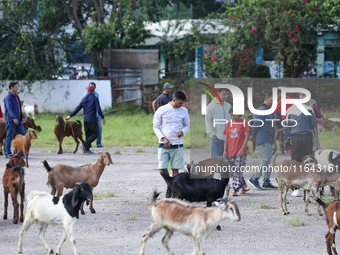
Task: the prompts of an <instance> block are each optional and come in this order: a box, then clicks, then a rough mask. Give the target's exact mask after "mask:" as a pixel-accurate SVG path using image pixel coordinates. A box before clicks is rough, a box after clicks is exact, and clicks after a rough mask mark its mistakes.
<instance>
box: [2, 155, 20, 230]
mask: <svg viewBox="0 0 340 255" xmlns="http://www.w3.org/2000/svg"><path fill="white" fill-rule="evenodd" d="M24 165H25V161H24V159H23V158H22V157H21V156H20V155H19V154H15V155H13V156H12V157H11V158H10V160H9V161H8V163H7V164H6V170H5V172H4V175H3V177H2V185H3V187H4V197H5V203H4V216H3V219H4V220H6V219H7V208H8V194H11V197H12V203H13V207H14V215H13V223H14V224H17V223H18V219H19V203H18V199H17V198H18V193H19V194H20V198H21V203H20V211H21V214H20V222H23V220H24V200H25V179H24V176H25V172H24V169H23V168H22V166H24Z"/></svg>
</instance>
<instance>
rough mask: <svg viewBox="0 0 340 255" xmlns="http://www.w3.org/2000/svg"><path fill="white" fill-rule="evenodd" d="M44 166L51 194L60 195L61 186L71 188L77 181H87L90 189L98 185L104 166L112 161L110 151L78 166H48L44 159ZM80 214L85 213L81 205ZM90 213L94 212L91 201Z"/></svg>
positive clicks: (61, 192)
mask: <svg viewBox="0 0 340 255" xmlns="http://www.w3.org/2000/svg"><path fill="white" fill-rule="evenodd" d="M43 164H44V167H45V168H46V170H47V172H48V181H47V185H49V186H51V194H52V195H53V196H54V195H56V194H57V196H58V197H59V196H61V195H62V194H63V188H64V187H65V188H66V189H69V188H72V187H74V186H76V185H77V183H78V182H87V183H89V184H90V186H91V189H92V190H93V188H94V187H96V186H97V185H98V182H99V178H100V176H101V175H102V173H103V171H104V168H105V166H109V165H110V164H113V163H112V160H111V156H110V153H108V152H104V153H102V154H101V155H100V156H99V158H98V159H97V161H96V162H94V163H91V164H88V165H84V166H80V167H73V166H68V165H63V164H58V165H55V166H54V167H50V166H49V164H48V163H47V161H46V160H44V161H43ZM80 210H81V214H85V212H84V210H83V205H82V206H81V208H80ZM90 210H91V213H96V211H95V210H94V209H93V204H92V201H91V203H90Z"/></svg>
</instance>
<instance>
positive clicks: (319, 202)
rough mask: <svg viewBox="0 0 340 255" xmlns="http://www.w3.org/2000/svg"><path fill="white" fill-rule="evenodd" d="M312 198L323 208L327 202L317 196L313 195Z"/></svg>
mask: <svg viewBox="0 0 340 255" xmlns="http://www.w3.org/2000/svg"><path fill="white" fill-rule="evenodd" d="M313 198H314V200H315V201H316V202H317V203H318V204H319V205H321V206H322V207H323V209H325V206H327V205H328V204H326V203H325V202H324V201H322V200H321V199H320V198H318V197H316V198H315V197H313Z"/></svg>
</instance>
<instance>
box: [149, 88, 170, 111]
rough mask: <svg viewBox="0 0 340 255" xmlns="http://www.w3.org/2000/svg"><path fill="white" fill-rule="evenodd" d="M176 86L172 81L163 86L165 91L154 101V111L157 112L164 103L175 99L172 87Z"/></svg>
mask: <svg viewBox="0 0 340 255" xmlns="http://www.w3.org/2000/svg"><path fill="white" fill-rule="evenodd" d="M173 87H174V86H172V85H171V84H170V83H168V82H167V83H165V84H164V86H163V89H164V91H163V93H162V94H160V95H159V96H158V97H157V98H156V99H155V100H154V101H153V102H152V109H153V112H156V111H157V109H158V108H159V107H161V106H163V105H166V104H168V103H169V102H171V101H172V99H173V94H171V91H172V88H173Z"/></svg>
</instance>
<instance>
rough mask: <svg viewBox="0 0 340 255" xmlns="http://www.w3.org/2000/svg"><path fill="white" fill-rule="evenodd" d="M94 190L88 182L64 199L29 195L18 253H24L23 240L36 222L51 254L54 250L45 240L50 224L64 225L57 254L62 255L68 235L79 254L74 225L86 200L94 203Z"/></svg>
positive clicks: (76, 187)
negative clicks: (62, 246)
mask: <svg viewBox="0 0 340 255" xmlns="http://www.w3.org/2000/svg"><path fill="white" fill-rule="evenodd" d="M92 199H93V195H92V189H91V186H90V185H89V184H88V183H87V182H83V183H80V184H79V185H77V186H75V187H74V188H73V189H72V191H71V192H69V193H67V194H66V195H65V196H62V197H53V196H52V195H50V194H48V193H46V192H42V191H41V192H39V191H32V192H31V193H30V194H29V195H28V205H27V210H26V214H25V221H24V225H23V226H22V228H21V229H20V236H19V244H18V253H22V238H23V235H24V234H25V232H26V231H27V230H28V229H29V227H30V226H31V225H32V224H33V222H34V221H37V222H39V223H40V231H39V237H40V239H41V241H42V242H43V244H44V246H45V248H46V249H47V251H48V252H49V253H50V254H53V250H52V249H51V248H50V246H49V245H48V244H47V242H46V240H45V231H46V229H47V226H48V225H49V224H62V225H63V227H64V233H63V237H62V239H61V241H60V243H59V245H58V246H57V254H60V250H61V245H62V244H63V243H64V241H65V239H66V237H67V235H68V236H69V238H70V241H71V243H72V245H73V251H74V254H79V253H78V251H77V248H76V245H75V244H76V241H75V238H74V236H73V225H74V224H75V223H76V222H77V219H78V218H79V209H80V206H81V204H82V203H83V201H84V200H86V201H87V202H89V201H92Z"/></svg>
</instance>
